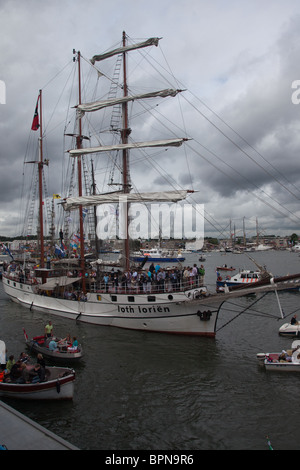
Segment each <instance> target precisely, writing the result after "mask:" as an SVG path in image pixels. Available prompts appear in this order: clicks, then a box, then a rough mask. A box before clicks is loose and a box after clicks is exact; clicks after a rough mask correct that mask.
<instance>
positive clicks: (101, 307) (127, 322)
mask: <svg viewBox="0 0 300 470" xmlns="http://www.w3.org/2000/svg"><path fill="white" fill-rule="evenodd" d="M3 286H4V290H5V292H6V294H7V295H8V296H9V297H10V298H11V299H12V300H13V301H15V302H17V303H19V304H21V305H23V306H25V307H27V308H29V309H30V310H38V311H40V312H44V313H47V314H53V315H58V316H61V317H64V318H69V319H73V320H77V321H82V322H85V323H91V324H95V325H103V326H115V327H119V328H127V329H133V330H142V331H156V332H163V333H174V334H186V335H198V336H210V337H214V336H215V330H216V322H217V317H218V313H219V308H220V306H221V304H222V303H223V300H222V299H221V298H220V297H218V296H212V297H209V296H208V297H206V298H203V299H198V300H197V301H196V300H194V299H195V297H197V296H198V295H199V291H200V289H199V288H198V289H190V290H188V291H184V292H164V293H157V294H148V295H147V294H132V293H130V294H122V293H88V294H87V300H86V301H74V300H66V299H63V298H55V297H50V296H46V295H40V294H36V293H35V289H36V286H32V285H29V284H23V283H20V282H17V281H13V280H11V279H8V278H6V277H3ZM207 312H208V313H207Z"/></svg>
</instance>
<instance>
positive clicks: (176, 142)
mask: <svg viewBox="0 0 300 470" xmlns="http://www.w3.org/2000/svg"><path fill="white" fill-rule="evenodd" d="M186 140H188V139H185V138H179V139H167V140H153V141H148V142H131V143H128V144H116V145H101V146H100V147H89V148H81V149H73V150H68V152H69V154H70V156H71V157H76V156H78V155H87V154H90V153H98V152H112V151H113V150H129V149H139V148H145V147H170V146H171V147H179V146H180V145H182V143H183V142H184V141H186Z"/></svg>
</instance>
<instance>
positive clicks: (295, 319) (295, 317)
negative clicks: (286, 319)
mask: <svg viewBox="0 0 300 470" xmlns="http://www.w3.org/2000/svg"><path fill="white" fill-rule="evenodd" d="M297 323H298V322H297V315H294V316H293V317H292V319H291V325H297Z"/></svg>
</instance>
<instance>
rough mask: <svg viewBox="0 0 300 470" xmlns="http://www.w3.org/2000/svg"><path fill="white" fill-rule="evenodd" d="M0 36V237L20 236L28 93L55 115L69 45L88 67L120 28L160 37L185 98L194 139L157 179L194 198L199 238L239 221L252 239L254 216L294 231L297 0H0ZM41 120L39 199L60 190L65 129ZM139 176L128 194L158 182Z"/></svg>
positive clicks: (273, 229) (298, 124)
mask: <svg viewBox="0 0 300 470" xmlns="http://www.w3.org/2000/svg"><path fill="white" fill-rule="evenodd" d="M0 30H1V41H0V64H1V66H0V80H1V81H2V82H1V84H2V88H1V89H0V102H1V104H0V139H1V147H0V164H1V172H0V196H1V199H0V200H1V205H0V235H9V236H14V235H18V234H19V233H20V231H21V225H20V224H21V222H20V219H21V216H22V214H20V211H21V209H20V208H23V207H24V203H23V200H24V199H25V198H26V197H27V196H28V194H24V189H23V183H22V176H23V173H24V172H25V170H24V159H27V160H30V159H31V157H30V158H29V155H28V146H29V142H30V141H31V140H32V139H37V136H36V135H34V137H32V136H31V135H30V134H32V133H30V127H31V122H32V118H33V112H34V108H35V103H36V100H37V95H38V90H39V89H40V88H42V89H43V97H44V96H45V102H46V104H51V105H53V106H54V104H53V103H54V94H53V89H51V86H50V85H49V81H50V83H51V80H52V78H53V77H55V76H56V75H57V74H59V73H60V72H61V70H62V69H64V67H65V66H66V64H68V62H71V61H72V50H73V48H75V49H76V50H80V51H81V53H82V54H83V55H84V56H85V57H87V58H91V57H92V56H93V55H94V54H97V53H100V52H103V51H105V50H108V49H109V48H110V47H111V46H112V47H114V46H115V45H116V44H117V43H118V42H119V41H120V38H121V35H122V31H123V30H125V31H126V33H127V34H128V36H130V37H131V38H138V39H139V40H142V39H144V38H148V37H153V36H155V37H160V38H163V39H162V40H161V42H160V47H161V48H162V54H163V56H164V57H165V58H166V60H167V63H168V66H169V67H170V70H172V74H174V76H175V77H176V78H177V80H178V83H180V85H181V87H183V88H185V89H187V92H185V101H183V103H184V104H183V108H182V111H183V113H184V114H185V118H184V122H185V124H184V126H186V127H187V128H188V131H187V135H188V136H189V137H191V138H192V139H193V140H192V141H190V142H189V144H188V146H187V153H185V154H179V155H180V156H179V158H177V159H175V157H174V160H172V164H171V165H170V163H169V166H166V167H165V168H164V171H165V172H166V174H167V173H168V174H169V175H170V176H171V177H172V178H176V179H177V180H178V183H179V185H180V187H186V186H188V185H190V184H191V185H192V187H193V189H195V190H197V191H198V193H197V196H196V199H195V200H196V201H197V202H199V203H200V202H201V203H203V204H204V205H205V213H206V221H205V234H206V235H208V234H216V236H220V235H221V234H226V233H227V234H228V232H226V230H228V224H229V220H231V221H232V225H235V226H236V230H237V233H239V232H240V231H241V230H242V227H243V221H244V222H245V227H246V232H247V233H248V234H254V232H255V227H256V219H257V220H258V224H259V227H260V230H261V231H263V232H264V233H266V234H268V233H269V234H274V233H275V234H282V235H285V234H291V233H293V232H296V233H298V234H300V209H299V198H300V171H299V170H300V162H299V157H300V155H299V150H300V133H299V128H300V105H299V104H298V99H300V82H299V84H297V80H300V65H299V64H300V61H299V58H300V3H299V1H298V0H285V1H284V2H283V1H282V0H242V1H238V0H210V1H208V0H186V1H185V2H183V1H182V0H152V1H151V2H146V1H144V0H127V1H126V2H124V1H121V0H109V1H108V0H86V1H85V2H82V1H78V0H60V1H56V0H48V1H47V2H41V1H38V0H26V2H24V1H22V0H0ZM3 83H4V84H5V88H6V90H5V91H6V93H5V103H4V96H3ZM293 83H294V86H295V87H296V88H292V84H293ZM297 86H298V88H299V94H297ZM48 90H49V93H48ZM50 90H51V91H50ZM293 94H294V95H293ZM43 99H44V98H43ZM187 105H189V107H188V106H187ZM55 106H56V104H55ZM51 112H53V113H54V114H56V115H57V116H58V120H57V122H56V123H55V126H54V129H55V131H54V130H53V131H52V132H53V136H54V135H55V138H56V141H55V142H54V138H52V139H51V135H50V137H49V141H48V143H47V149H46V150H47V152H48V153H49V158H52V159H53V162H54V163H52V164H51V165H50V167H51V168H49V176H47V178H49V182H48V184H49V192H50V194H51V193H52V192H57V193H60V192H61V190H62V189H61V188H62V187H61V175H62V169H61V168H62V166H61V163H59V159H60V158H62V155H63V149H62V145H63V138H62V134H63V126H64V122H63V118H61V114H60V113H61V112H62V111H61V109H60V107H59V104H58V105H57V108H55V109H53V108H52V111H51ZM47 117H50V116H47ZM55 132H57V133H58V132H59V133H60V134H57V137H56V133H55ZM59 135H60V136H61V137H59ZM167 137H168V136H167ZM48 153H47V156H48ZM50 154H51V155H50ZM33 159H35V156H34V155H33ZM165 160H166V159H165V158H161V159H160V163H161V164H162V165H164V164H166V165H167V163H165ZM26 171H27V170H26ZM138 171H142V170H140V169H139V168H138V165H137V169H136V172H137V176H138V178H137V179H138V180H139V181H138V189H140V190H143V189H150V188H152V189H158V187H159V185H160V184H162V181H160V178H159V176H157V175H154V174H153V175H152V174H151V173H150V172H149V173H147V178H146V179H144V181H143V178H142V177H141V175H142V173H138ZM144 176H145V174H144ZM143 186H145V188H144V187H143ZM22 210H23V209H22Z"/></svg>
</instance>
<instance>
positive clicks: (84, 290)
mask: <svg viewBox="0 0 300 470" xmlns="http://www.w3.org/2000/svg"><path fill="white" fill-rule="evenodd" d="M77 61H78V104H81V68H80V51H78V52H77ZM81 142H82V122H81V117H79V119H78V135H77V138H76V147H77V149H81ZM77 172H78V195H79V197H81V196H82V171H81V155H78V159H77ZM79 233H80V267H81V273H82V290H83V292H84V293H85V292H86V285H85V272H84V271H85V264H84V233H83V217H82V206H79Z"/></svg>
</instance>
